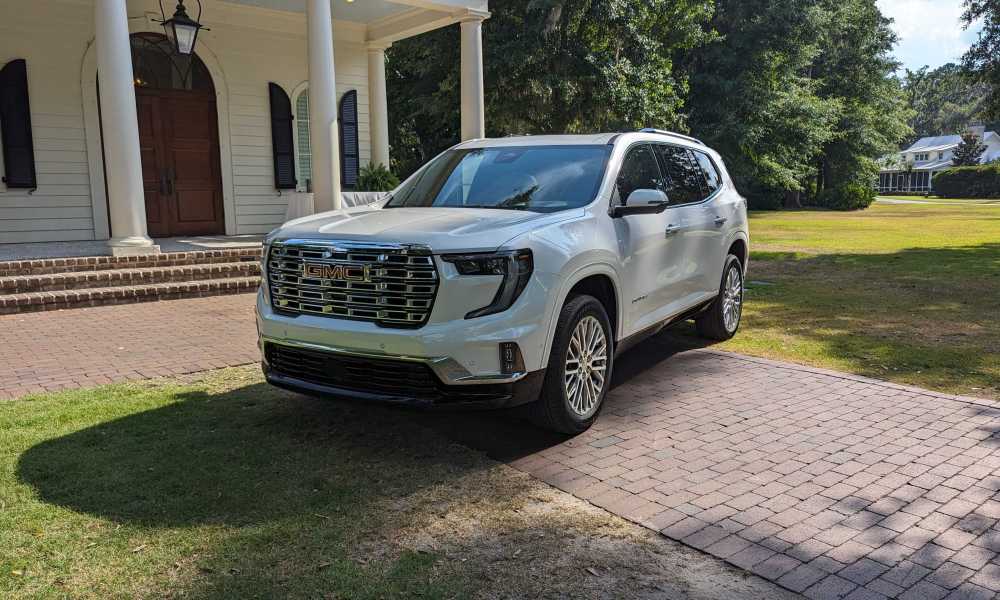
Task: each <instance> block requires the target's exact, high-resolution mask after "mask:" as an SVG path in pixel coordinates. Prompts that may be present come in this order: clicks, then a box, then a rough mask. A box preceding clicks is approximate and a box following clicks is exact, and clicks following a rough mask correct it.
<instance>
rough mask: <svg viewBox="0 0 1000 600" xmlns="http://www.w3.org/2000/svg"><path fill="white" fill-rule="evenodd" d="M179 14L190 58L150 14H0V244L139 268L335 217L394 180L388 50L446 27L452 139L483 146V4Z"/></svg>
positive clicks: (53, 1)
mask: <svg viewBox="0 0 1000 600" xmlns="http://www.w3.org/2000/svg"><path fill="white" fill-rule="evenodd" d="M175 2H176V0H163V3H164V4H163V16H165V17H166V18H167V19H170V18H171V17H172V16H173V15H175V11H177V9H178V7H177V6H176V5H175ZM182 5H183V6H182V8H183V9H186V14H187V16H188V17H189V18H190V19H193V20H198V21H199V22H200V24H201V25H203V26H204V28H203V29H201V30H200V31H199V32H198V33H197V37H196V38H194V48H193V54H191V55H184V54H183V53H182V52H178V47H180V49H181V50H183V49H184V46H185V45H186V44H189V43H190V41H191V40H190V39H188V38H185V37H184V36H183V35H177V36H176V39H177V40H178V41H177V42H175V41H173V40H171V39H169V38H167V37H165V36H164V28H163V26H162V25H161V24H160V23H159V21H160V20H161V19H162V17H161V7H160V4H159V2H158V1H157V0H30V1H28V0H18V1H11V0H6V1H4V2H2V3H0V139H2V141H3V144H2V150H0V152H2V153H3V156H2V160H0V176H2V177H3V179H2V183H0V243H9V242H39V241H69V240H103V239H107V240H109V244H110V245H111V246H112V248H113V249H114V250H115V251H116V253H143V252H152V251H155V247H154V246H153V241H152V240H151V237H168V236H177V235H212V234H226V235H237V234H259V233H263V232H266V231H268V230H270V229H271V228H273V227H275V226H276V225H278V224H279V223H281V222H282V221H283V220H284V219H285V215H286V212H287V210H288V206H289V202H290V201H293V202H294V201H298V200H302V199H303V197H302V196H303V195H304V194H306V193H309V192H311V198H310V197H309V196H306V198H308V199H311V200H312V201H313V202H312V203H309V205H310V206H311V205H312V204H313V203H314V205H315V209H316V210H325V209H331V208H337V207H339V205H340V202H341V193H340V192H341V190H342V189H349V188H350V187H351V186H352V185H353V183H354V181H355V180H356V178H357V171H358V169H359V167H360V166H362V165H364V164H365V163H367V162H368V161H374V162H377V163H383V164H388V162H389V133H388V120H387V109H386V104H387V102H386V83H385V50H386V49H387V48H388V47H389V46H390V45H391V44H392V43H393V42H396V41H398V40H401V39H404V38H407V37H410V36H414V35H417V34H420V33H424V32H426V31H430V30H432V29H436V28H439V27H444V26H447V25H451V24H454V23H461V42H460V43H461V61H462V65H461V74H462V81H461V113H462V137H463V138H464V139H469V138H475V137H482V136H483V135H484V122H483V113H484V111H483V53H482V23H483V20H484V19H486V18H488V17H489V13H488V12H487V10H488V7H487V0H201V2H200V3H199V2H198V0H186V1H183V2H182ZM199 6H201V9H202V10H201V11H200V12H201V16H200V17H199V15H198V13H199ZM181 12H182V11H181ZM181 16H183V15H181Z"/></svg>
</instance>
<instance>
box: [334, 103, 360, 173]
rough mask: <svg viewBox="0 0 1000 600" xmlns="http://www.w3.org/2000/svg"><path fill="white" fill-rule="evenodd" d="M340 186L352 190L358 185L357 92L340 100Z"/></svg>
mask: <svg viewBox="0 0 1000 600" xmlns="http://www.w3.org/2000/svg"><path fill="white" fill-rule="evenodd" d="M338 121H339V124H340V184H341V185H343V186H344V187H345V188H349V189H350V188H353V187H354V186H356V185H357V184H358V172H359V170H360V169H361V155H360V152H359V151H358V92H357V90H351V91H349V92H347V93H346V94H344V95H343V97H342V98H341V99H340V115H339V119H338Z"/></svg>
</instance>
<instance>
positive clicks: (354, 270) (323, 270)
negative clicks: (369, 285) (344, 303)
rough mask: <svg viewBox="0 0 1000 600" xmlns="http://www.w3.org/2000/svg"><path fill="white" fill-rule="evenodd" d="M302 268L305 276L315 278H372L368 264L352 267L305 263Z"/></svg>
mask: <svg viewBox="0 0 1000 600" xmlns="http://www.w3.org/2000/svg"><path fill="white" fill-rule="evenodd" d="M304 269H305V276H306V277H315V278H317V279H343V280H346V281H368V282H370V281H371V280H372V276H371V266H370V265H358V266H356V267H352V266H345V265H326V264H319V263H306V264H305V266H304Z"/></svg>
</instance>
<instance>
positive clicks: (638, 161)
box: [617, 145, 663, 204]
mask: <svg viewBox="0 0 1000 600" xmlns="http://www.w3.org/2000/svg"><path fill="white" fill-rule="evenodd" d="M617 183H618V199H619V202H621V203H623V204H624V202H625V200H626V199H627V198H628V197H629V194H631V193H632V192H634V191H635V190H662V189H663V178H662V176H661V175H660V168H659V167H658V166H657V164H656V158H655V157H654V156H653V152H652V151H651V150H650V149H649V146H645V145H643V146H636V147H635V148H632V149H631V150H629V151H628V154H626V155H625V160H623V161H622V168H621V171H619V172H618V180H617Z"/></svg>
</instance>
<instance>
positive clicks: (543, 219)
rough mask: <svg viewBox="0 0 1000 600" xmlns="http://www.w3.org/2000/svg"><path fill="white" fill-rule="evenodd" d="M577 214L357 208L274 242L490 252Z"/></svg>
mask: <svg viewBox="0 0 1000 600" xmlns="http://www.w3.org/2000/svg"><path fill="white" fill-rule="evenodd" d="M579 212H581V211H580V210H568V211H561V212H558V213H533V212H524V211H515V210H500V209H490V208H438V207H419V208H385V209H383V208H378V207H359V208H352V209H347V210H339V211H330V212H325V213H319V214H316V215H310V216H308V217H303V218H301V219H296V220H294V221H289V222H288V223H285V224H284V225H283V226H282V227H281V228H280V229H279V230H278V231H277V232H276V233H275V235H274V239H285V240H287V239H294V238H304V239H314V240H315V239H319V240H344V241H348V240H350V241H359V242H384V243H404V244H423V245H426V246H429V247H430V248H431V250H433V251H434V252H435V253H441V252H489V251H492V250H496V249H497V248H499V247H500V246H501V245H502V244H503V243H504V242H507V241H508V240H510V239H512V238H514V237H517V236H518V235H521V234H522V233H525V232H527V231H530V230H532V229H535V228H537V227H539V226H541V225H544V224H548V223H552V222H557V221H563V220H565V219H568V218H572V217H573V216H576V215H577V213H579Z"/></svg>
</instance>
